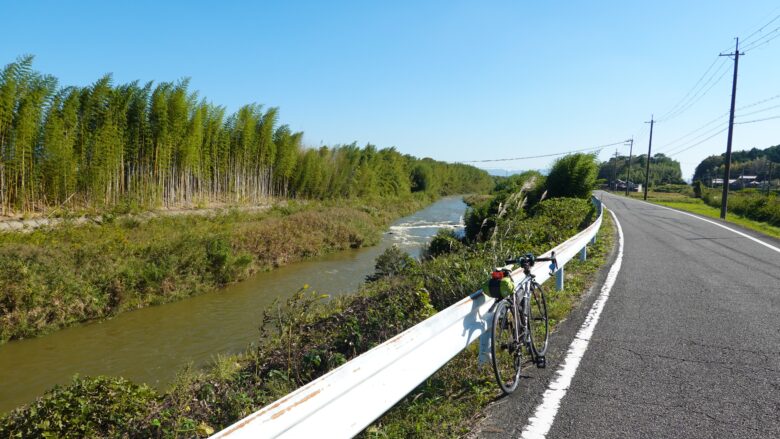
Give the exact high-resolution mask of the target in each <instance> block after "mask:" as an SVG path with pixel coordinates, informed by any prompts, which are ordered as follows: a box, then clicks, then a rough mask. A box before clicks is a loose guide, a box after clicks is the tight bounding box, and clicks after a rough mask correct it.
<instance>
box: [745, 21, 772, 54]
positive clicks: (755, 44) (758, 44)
mask: <svg viewBox="0 0 780 439" xmlns="http://www.w3.org/2000/svg"><path fill="white" fill-rule="evenodd" d="M771 34H775V35H774V36H773V37H772V38H769V39H766V37H768V36H769V35H771ZM777 37H780V27H777V28H776V29H775V30H773V31H772V32H770V33H768V34H766V36H764V37H761V39H763V40H764V41H763V42H761V39H758V40H756V41H754V42H753V44H751V45H749V46H748V47H747V48H745V52H746V53H747V52H750V51H752V50H755V49H758V48H759V47H762V46H765V45H767V44H769V43H770V42H772V40H774V39H775V38H777Z"/></svg>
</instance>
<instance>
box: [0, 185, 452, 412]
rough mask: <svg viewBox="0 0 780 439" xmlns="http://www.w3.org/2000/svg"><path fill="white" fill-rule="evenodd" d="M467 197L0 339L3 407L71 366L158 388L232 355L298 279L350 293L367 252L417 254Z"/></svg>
mask: <svg viewBox="0 0 780 439" xmlns="http://www.w3.org/2000/svg"><path fill="white" fill-rule="evenodd" d="M465 209H466V205H465V204H464V203H463V201H462V200H461V197H446V198H443V199H441V200H439V201H437V202H436V203H433V204H432V205H430V206H428V207H427V208H425V209H423V210H420V211H418V212H417V213H415V214H413V215H410V216H407V217H404V218H401V219H399V220H397V221H395V222H394V223H393V224H392V225H391V227H390V229H389V231H387V232H386V233H385V234H384V236H383V237H382V241H381V243H380V244H379V245H377V246H374V247H368V248H363V249H356V250H348V251H343V252H339V253H334V254H330V255H326V256H323V257H320V258H315V259H309V260H307V261H304V262H299V263H295V264H291V265H287V266H285V267H281V268H278V269H276V270H273V271H269V272H264V273H258V274H256V275H254V276H252V277H251V278H249V279H247V280H245V281H243V282H240V283H237V284H234V285H230V286H228V287H226V288H224V289H222V290H219V291H216V292H212V293H207V294H203V295H200V296H196V297H192V298H189V299H185V300H182V301H179V302H174V303H169V304H166V305H160V306H153V307H149V308H144V309H140V310H137V311H132V312H127V313H124V314H120V315H118V316H116V317H114V318H111V319H108V320H104V321H98V322H92V323H88V324H84V325H80V326H75V327H72V328H67V329H63V330H60V331H57V332H54V333H52V334H50V335H46V336H43V337H39V338H34V339H29V340H19V341H13V342H9V343H6V344H5V345H0V414H2V413H5V412H7V411H9V410H11V409H13V408H15V407H17V406H19V405H21V404H24V403H27V402H30V401H32V400H33V399H34V398H35V397H36V396H38V395H41V394H42V393H43V392H44V391H45V390H47V389H49V388H51V387H52V386H54V385H55V384H64V383H67V382H69V380H70V379H71V377H72V376H73V375H75V374H79V375H81V376H85V375H114V376H123V377H125V378H128V379H130V380H132V381H135V382H138V383H147V384H149V385H152V386H155V387H158V388H163V387H165V385H166V384H168V383H170V382H171V381H172V380H173V379H174V378H175V375H176V372H177V371H179V370H181V369H182V368H183V367H184V366H185V365H187V364H189V363H191V364H193V365H195V366H201V365H204V364H206V363H207V362H208V361H210V360H211V359H213V358H214V357H215V356H216V355H217V354H220V353H223V354H224V353H237V352H240V351H242V350H243V349H245V348H246V347H247V346H248V345H249V344H250V343H251V342H253V341H256V340H257V339H258V336H259V332H258V326H259V323H260V320H261V316H262V314H263V310H264V309H266V308H267V307H268V306H270V305H271V304H272V303H273V301H274V300H275V299H277V298H278V299H280V300H281V301H284V300H285V299H286V298H288V297H290V296H291V295H292V294H294V293H295V291H297V290H298V289H299V288H301V287H302V286H303V285H304V284H308V285H309V286H310V288H311V289H312V290H315V291H317V292H320V293H328V294H331V295H339V294H349V293H354V292H355V291H356V290H357V288H358V286H359V285H360V284H361V283H362V282H363V280H364V278H365V277H366V275H368V274H371V273H373V271H374V260H375V259H376V257H377V256H378V255H379V254H380V253H382V252H383V251H384V250H385V249H387V248H388V247H390V246H392V245H398V246H399V247H400V248H402V249H404V250H406V251H407V252H408V253H409V254H411V255H413V256H415V257H419V255H420V250H421V248H422V246H423V244H425V243H426V242H427V241H428V240H429V239H430V238H431V237H432V236H433V235H434V234H436V232H437V231H438V230H439V229H441V228H454V229H460V228H461V227H462V221H463V213H464V211H465Z"/></svg>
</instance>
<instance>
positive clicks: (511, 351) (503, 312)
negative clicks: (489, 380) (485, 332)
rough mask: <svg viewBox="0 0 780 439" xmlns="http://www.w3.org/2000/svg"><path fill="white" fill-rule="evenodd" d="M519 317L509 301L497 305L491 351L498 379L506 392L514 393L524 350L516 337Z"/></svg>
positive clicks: (492, 329)
mask: <svg viewBox="0 0 780 439" xmlns="http://www.w3.org/2000/svg"><path fill="white" fill-rule="evenodd" d="M516 326H517V318H516V316H515V313H514V311H513V310H512V307H511V306H510V304H509V302H507V301H506V300H502V301H500V302H498V305H496V309H495V311H494V313H493V326H492V327H491V329H490V330H491V335H492V337H491V343H490V351H491V354H492V355H493V370H494V371H495V372H496V381H498V385H499V387H501V390H503V391H504V393H507V394H509V393H512V392H514V390H515V389H516V388H517V383H518V381H519V380H520V366H521V358H522V352H521V350H520V343H519V340H517V339H516V338H515V334H516V331H515V327H516Z"/></svg>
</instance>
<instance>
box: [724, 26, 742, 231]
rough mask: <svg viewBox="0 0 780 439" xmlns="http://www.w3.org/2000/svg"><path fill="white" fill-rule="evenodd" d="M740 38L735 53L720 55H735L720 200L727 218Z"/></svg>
mask: <svg viewBox="0 0 780 439" xmlns="http://www.w3.org/2000/svg"><path fill="white" fill-rule="evenodd" d="M740 55H744V53H739V38H737V46H736V49H735V50H734V53H721V54H720V56H733V57H734V80H733V81H732V83H731V113H730V114H729V137H728V140H727V141H726V163H725V165H726V169H725V170H724V171H723V197H721V200H720V217H721V218H722V219H726V207H727V206H728V202H729V178H730V177H731V175H730V174H731V139H732V136H733V135H734V104H735V103H736V101H737V69H738V68H739V57H740Z"/></svg>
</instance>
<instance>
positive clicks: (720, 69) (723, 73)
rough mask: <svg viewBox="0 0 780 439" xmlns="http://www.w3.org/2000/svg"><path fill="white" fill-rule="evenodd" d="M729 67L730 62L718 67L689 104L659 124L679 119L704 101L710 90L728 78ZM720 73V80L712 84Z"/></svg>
mask: <svg viewBox="0 0 780 439" xmlns="http://www.w3.org/2000/svg"><path fill="white" fill-rule="evenodd" d="M724 67H726V68H724ZM727 67H728V62H723V63H722V64H721V65H720V67H718V69H717V70H716V71H715V72H714V73H713V74H712V75H711V76H710V78H709V79H708V80H707V82H705V83H704V84H703V85H702V86H701V88H700V89H699V91H698V92H697V93H696V94H695V95H694V96H693V97H691V100H690V101H689V102H688V103H686V104H685V105H684V106H683V107H680V108H679V109H678V110H677V111H675V112H673V113H672V114H670V115H668V116H666V117H665V118H664V119H662V120H659V122H667V121H669V120H671V119H674V118H675V117H677V116H679V115H681V114H683V113H685V112H686V111H688V109H690V108H691V107H693V106H694V105H695V104H696V103H698V102H699V101H700V100H702V98H704V96H706V95H707V93H709V92H710V90H712V89H713V88H714V87H715V86H716V85H718V84H719V83H720V81H721V80H722V79H723V78H724V77H725V76H726V74H727V73H728V72H729V70H728V68H727ZM719 73H720V76H718V79H716V80H715V82H712V80H713V79H714V78H715V76H716V75H718V74H719ZM708 85H709V87H707V86H708ZM704 87H707V88H706V89H705V88H704Z"/></svg>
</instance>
